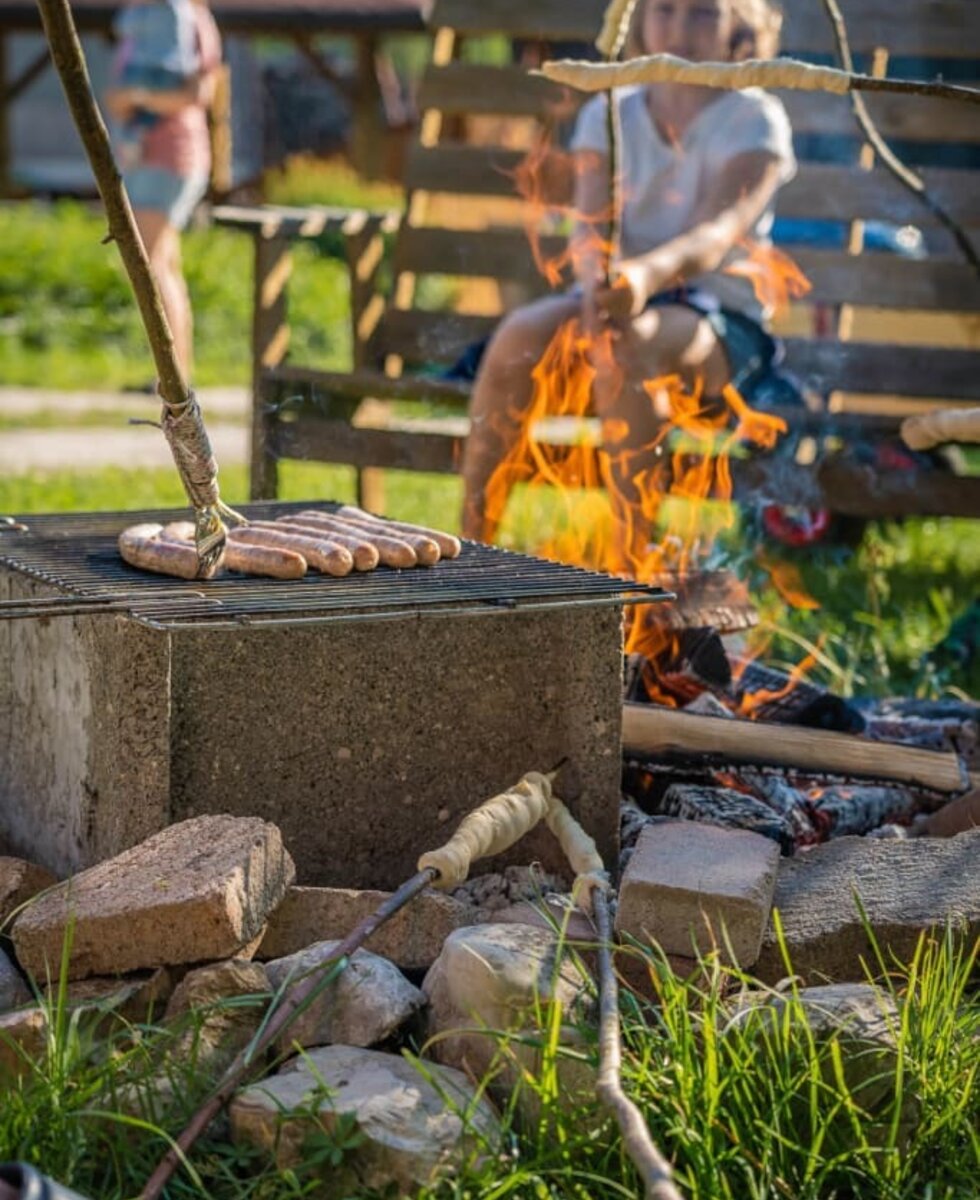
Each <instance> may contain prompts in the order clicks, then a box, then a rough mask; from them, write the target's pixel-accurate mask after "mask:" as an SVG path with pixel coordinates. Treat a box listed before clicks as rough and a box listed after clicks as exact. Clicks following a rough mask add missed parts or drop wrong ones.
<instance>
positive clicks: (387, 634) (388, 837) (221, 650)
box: [0, 520, 623, 937]
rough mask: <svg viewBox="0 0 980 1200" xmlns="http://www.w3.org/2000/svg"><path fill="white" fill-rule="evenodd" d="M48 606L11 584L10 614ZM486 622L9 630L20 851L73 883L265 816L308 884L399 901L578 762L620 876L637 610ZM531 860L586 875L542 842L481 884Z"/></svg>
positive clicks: (2, 706)
mask: <svg viewBox="0 0 980 1200" xmlns="http://www.w3.org/2000/svg"><path fill="white" fill-rule="evenodd" d="M120 524H123V522H122V520H120ZM519 564H520V560H519V559H515V564H514V569H515V570H518V569H519ZM352 582H357V581H352ZM47 594H54V592H53V590H52V589H50V588H49V589H47V590H46V589H45V585H43V584H41V583H38V582H35V581H33V580H30V579H27V578H26V577H24V576H21V575H18V574H13V573H10V572H5V571H3V570H0V599H23V598H30V597H32V596H35V595H41V596H43V595H47ZM474 610H475V611H478V612H479V619H469V618H467V617H460V618H458V619H451V620H450V619H438V620H435V619H433V620H417V619H414V617H413V618H412V619H405V620H382V621H378V622H377V623H375V622H372V621H358V622H356V623H350V624H348V623H344V622H339V623H328V624H322V625H315V624H311V625H297V626H295V627H292V628H268V627H265V628H263V627H261V625H260V623H258V622H257V623H256V624H255V625H253V626H252V627H244V626H243V627H240V628H235V629H229V630H220V629H217V630H216V629H199V628H194V627H191V626H187V627H182V628H181V627H178V628H173V629H159V628H150V627H147V626H145V625H141V624H140V623H139V622H137V621H134V620H131V619H129V618H127V617H123V616H118V617H111V618H108V617H105V616H98V617H89V616H80V617H77V618H73V619H72V620H71V621H50V622H42V621H18V622H6V623H5V628H4V629H2V630H0V731H3V733H4V735H5V736H3V737H0V838H4V839H6V840H7V841H8V842H9V843H10V844H11V845H13V846H16V847H17V848H18V853H21V854H25V855H27V856H28V857H35V858H37V860H38V861H40V862H43V863H44V864H45V865H46V866H48V867H49V868H51V869H52V870H54V871H56V872H58V873H59V874H61V875H66V874H68V873H69V872H72V871H79V870H82V869H84V868H87V867H90V866H93V865H94V864H96V863H98V862H100V861H103V860H104V859H106V858H110V857H112V856H113V855H117V854H119V853H121V852H122V851H124V850H126V849H128V848H129V847H131V846H133V845H135V844H137V843H138V842H140V841H142V840H143V839H145V838H147V837H150V836H151V835H152V834H154V833H156V832H157V831H158V830H160V829H163V828H165V827H166V825H167V824H168V823H169V822H171V821H180V820H183V819H185V818H188V817H194V816H200V815H203V814H206V813H234V814H236V815H239V816H247V817H251V816H259V817H263V818H265V819H266V820H270V821H273V822H275V824H276V825H278V827H279V828H280V829H281V830H282V834H283V838H284V840H285V843H286V845H287V846H288V847H289V849H290V851H291V853H292V854H293V855H294V856H295V860H296V866H297V870H298V877H299V881H300V882H301V883H303V884H305V885H311V886H312V885H316V886H329V887H358V888H378V889H383V890H393V889H394V888H396V887H398V886H399V885H400V884H401V883H402V882H403V881H404V880H405V879H406V878H408V877H409V876H411V875H412V874H414V872H415V864H416V862H417V860H418V857H419V855H420V854H422V853H423V852H424V851H426V850H428V849H431V848H433V847H436V846H439V845H441V844H442V843H443V842H444V841H445V840H446V837H447V836H448V834H449V833H450V832H451V831H452V829H453V828H454V827H455V825H456V824H457V823H458V822H459V821H460V820H461V818H462V817H463V816H464V815H465V814H466V813H467V812H468V811H469V810H470V809H471V808H473V807H474V806H475V805H477V804H478V803H479V802H480V801H482V800H484V799H486V798H487V797H488V796H492V795H494V794H495V793H497V792H500V791H502V790H504V789H505V788H507V787H509V786H510V785H511V784H513V783H515V782H516V781H517V780H518V779H519V778H520V777H521V776H522V775H523V774H524V773H525V772H526V771H529V770H549V769H550V768H551V767H553V766H554V765H555V764H556V763H558V762H560V761H561V760H562V759H564V758H566V757H567V758H569V759H570V760H571V761H572V763H573V764H574V766H575V768H576V771H577V773H578V775H579V777H580V779H581V783H582V789H581V795H580V796H579V797H577V798H576V800H575V802H574V804H573V805H572V809H573V812H574V815H575V816H576V817H577V818H578V819H579V820H580V821H582V823H583V825H584V826H585V828H586V830H587V831H588V832H589V834H590V835H591V836H592V837H594V838H595V840H596V842H597V844H598V847H599V851H600V853H601V854H602V856H603V858H604V860H605V861H606V862H610V863H612V862H615V861H616V856H617V853H618V832H619V825H618V798H619V776H620V729H621V719H622V661H623V660H622V610H621V608H618V607H612V608H608V609H607V608H589V607H577V608H569V609H567V610H563V611H547V612H536V611H534V610H533V608H531V607H529V608H527V609H524V608H521V609H518V610H515V611H505V610H500V611H499V612H494V613H492V614H490V615H487V609H486V606H482V607H477V606H474ZM515 697H519V703H518V702H515ZM531 861H539V862H541V864H542V866H543V867H544V869H545V870H548V871H555V872H557V873H560V874H563V875H564V874H566V873H567V864H566V863H565V861H564V858H563V856H562V854H561V851H560V849H559V848H558V846H557V844H556V842H555V839H554V837H553V836H552V835H551V833H550V832H549V831H548V830H547V829H545V828H544V827H543V826H542V827H541V828H540V829H537V830H534V831H533V832H532V833H531V834H530V835H529V836H528V837H527V838H524V839H522V840H521V842H520V843H519V844H518V845H516V846H514V847H513V848H512V849H511V850H509V851H508V852H507V854H506V855H503V856H501V857H500V858H499V859H498V860H496V861H493V862H488V863H485V864H482V863H481V864H480V868H479V869H480V870H499V869H500V868H501V866H502V865H504V864H508V863H520V864H526V863H528V862H531ZM320 936H321V937H322V936H323V935H320Z"/></svg>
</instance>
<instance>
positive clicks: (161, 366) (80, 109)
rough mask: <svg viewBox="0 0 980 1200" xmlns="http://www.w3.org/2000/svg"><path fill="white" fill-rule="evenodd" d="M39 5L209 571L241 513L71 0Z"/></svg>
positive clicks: (43, 1)
mask: <svg viewBox="0 0 980 1200" xmlns="http://www.w3.org/2000/svg"><path fill="white" fill-rule="evenodd" d="M38 7H39V9H40V10H41V20H42V21H43V23H44V32H45V35H46V37H47V40H48V44H49V46H50V47H51V58H52V61H53V62H54V65H55V67H56V69H57V71H58V75H59V77H60V79H61V86H62V88H63V89H64V92H65V97H66V99H67V101H68V107H69V109H70V110H71V114H72V117H73V118H74V121H75V125H76V126H77V128H78V132H79V135H80V137H81V139H82V144H83V145H84V147H85V152H86V154H87V155H88V160H89V163H90V165H91V167H92V174H93V175H94V176H95V182H96V184H97V186H98V189H99V195H100V196H101V197H102V203H103V205H104V206H105V212H106V219H107V221H108V223H109V234H108V237H107V239H106V240H107V241H114V242H115V243H116V245H117V246H118V248H119V254H120V256H121V257H122V260H123V266H124V267H125V268H126V274H127V275H128V276H129V282H130V286H131V287H132V289H133V294H134V295H135V297H136V304H137V306H138V308H139V312H140V317H141V318H142V321H143V328H144V330H145V332H146V338H147V341H148V342H149V344H150V352H151V353H152V355H153V361H154V364H155V365H156V371H157V377H158V379H159V383H158V385H157V390H158V391H159V394H160V397H161V399H162V400H163V403H164V415H163V426H162V427H163V430H164V433H165V435H166V436H167V441H168V442H169V443H170V448H171V451H172V452H173V455H174V462H175V464H176V466H177V470H178V473H179V474H180V478H181V482H182V483H183V485H184V490H185V491H186V492H187V495H188V498H189V499H190V501H191V503H192V504H193V505H194V507H195V509H196V510H197V521H196V532H195V541H196V548H197V553H198V559H199V561H200V563H201V572H202V575H206V574H207V572H208V569H209V568H210V567H211V566H213V564H214V562H215V561H216V560H217V559H218V558H219V557H220V554H221V551H222V549H223V547H224V540H225V528H224V525H223V524H222V520H221V518H222V516H230V517H233V518H236V519H239V520H240V519H241V518H239V517H238V514H237V513H234V512H233V511H232V510H231V509H229V508H228V507H227V505H225V504H224V502H223V501H222V500H221V497H220V494H219V492H218V484H217V463H216V462H215V461H214V458H213V455H212V454H211V447H210V441H209V439H208V435H207V430H206V429H205V427H204V418H203V416H202V415H201V411H200V407H199V406H198V404H197V401H196V400H195V399H194V394H193V392H191V391H190V390H189V389H188V387H187V384H186V382H185V381H184V379H183V377H182V375H181V373H180V367H179V365H178V363H177V356H176V354H175V352H174V339H173V334H172V332H171V330H170V325H169V322H168V321H167V316H166V313H165V311H164V308H163V302H162V300H161V299H160V292H159V290H158V288H157V285H156V281H155V280H154V278H153V273H152V271H151V269H150V262H149V259H148V258H147V255H146V250H145V248H144V246H143V240H142V238H141V237H140V235H139V231H138V229H137V228H136V222H135V220H134V218H133V210H132V208H131V207H130V203H129V197H128V196H127V195H126V189H125V187H124V186H123V181H122V177H121V176H120V174H119V169H118V167H117V166H116V162H115V159H114V158H113V155H112V147H111V145H110V142H109V134H108V131H107V130H106V127H105V122H104V121H103V120H102V114H101V113H100V112H99V106H98V104H96V102H95V96H94V94H93V92H92V83H91V80H90V78H89V73H88V67H87V66H86V64H85V55H84V53H83V52H82V46H81V42H80V41H79V40H78V33H77V31H76V29H75V22H74V20H73V18H72V14H71V9H70V8H69V6H68V0H38Z"/></svg>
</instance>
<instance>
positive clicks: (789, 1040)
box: [0, 935, 980, 1200]
mask: <svg viewBox="0 0 980 1200" xmlns="http://www.w3.org/2000/svg"><path fill="white" fill-rule="evenodd" d="M634 952H635V953H636V954H637V955H639V956H640V957H641V959H642V960H643V963H644V965H645V968H646V970H647V971H648V973H649V976H650V979H651V987H652V990H653V994H654V996H655V1002H651V1001H650V1000H648V999H643V998H641V997H640V996H638V995H637V994H635V993H633V992H626V993H624V994H623V995H622V997H621V1016H622V1023H623V1030H624V1072H623V1073H624V1081H625V1085H626V1088H627V1091H628V1092H629V1093H630V1094H631V1095H632V1096H633V1098H634V1099H635V1100H636V1102H637V1103H638V1104H639V1105H640V1107H641V1109H642V1111H643V1114H644V1117H645V1119H646V1121H647V1123H648V1125H649V1127H650V1130H651V1133H652V1135H653V1137H654V1138H655V1139H656V1141H657V1142H658V1144H659V1145H660V1146H661V1148H662V1149H663V1150H664V1152H665V1153H666V1154H667V1156H668V1157H669V1158H670V1159H671V1160H672V1161H673V1163H674V1164H675V1171H676V1177H677V1182H678V1184H679V1186H680V1188H681V1190H682V1193H683V1194H684V1196H685V1197H686V1198H687V1200H922V1198H924V1197H928V1198H929V1200H966V1198H967V1197H970V1196H972V1195H975V1192H974V1191H972V1190H971V1189H972V1188H973V1187H974V1183H975V1178H976V1171H977V1167H978V1154H980V1136H978V1132H977V1131H978V1129H980V1099H978V1096H980V1093H978V1090H977V1087H976V1079H977V1072H978V1069H980V1005H978V1002H977V996H976V993H975V991H971V989H970V979H971V972H972V970H973V968H974V966H975V954H976V948H975V947H974V948H973V949H972V951H970V950H968V949H967V948H966V947H964V946H963V944H962V943H961V942H958V941H957V940H956V939H954V938H953V937H952V936H951V935H947V936H945V937H943V936H939V937H935V938H932V939H926V938H923V939H922V940H921V941H920V944H919V948H918V950H917V951H916V953H915V955H914V956H913V959H912V961H911V963H908V964H905V965H900V964H895V963H884V962H874V963H872V964H871V971H872V972H873V974H874V975H875V976H877V977H878V978H879V979H881V980H882V981H883V982H884V985H885V987H886V988H887V989H888V990H889V991H890V992H891V994H892V996H893V997H894V999H895V1000H896V1001H897V1002H898V1003H899V1013H900V1016H899V1019H898V1021H897V1023H895V1024H894V1026H893V1030H892V1032H893V1035H894V1039H895V1043H896V1047H897V1050H896V1056H897V1063H898V1073H897V1074H896V1075H895V1080H896V1083H895V1086H894V1087H892V1088H889V1089H886V1091H885V1095H884V1098H883V1099H878V1098H877V1097H876V1099H875V1102H874V1105H873V1106H872V1107H869V1108H867V1109H866V1108H865V1107H864V1105H865V1104H866V1103H867V1101H866V1099H865V1095H864V1094H863V1093H861V1092H860V1091H859V1090H858V1089H857V1088H856V1086H855V1084H854V1082H853V1078H852V1076H851V1074H850V1072H849V1070H848V1065H847V1064H846V1063H845V1062H844V1059H843V1056H842V1046H841V1043H840V1041H839V1040H837V1039H833V1040H831V1041H829V1042H827V1043H824V1044H815V1042H814V1040H813V1038H812V1037H811V1036H810V1034H809V1031H808V1027H807V1025H806V1022H805V1020H804V1019H803V1011H802V1009H801V1008H800V1006H799V1002H798V1001H797V1000H796V996H795V990H794V989H793V988H790V990H789V992H788V993H786V1005H785V1008H784V1010H783V1013H782V1019H780V1020H778V1021H775V1022H772V1023H771V1024H770V1025H764V1024H763V1023H762V1022H760V1021H754V1020H749V1021H746V1022H744V1023H733V1022H732V1021H731V1019H730V1009H729V1008H728V1007H726V999H725V997H726V994H731V993H732V992H733V991H737V990H738V989H739V988H741V987H742V986H744V985H751V984H752V981H751V980H750V979H749V978H748V977H746V976H743V975H741V974H739V973H738V972H737V971H734V970H729V969H726V968H723V967H721V966H719V965H718V963H717V962H716V961H714V960H713V959H709V960H706V961H704V962H703V963H702V964H701V968H700V970H699V971H698V973H697V974H696V975H694V976H692V977H691V978H690V979H687V980H685V979H681V978H679V977H678V976H676V975H674V974H673V973H672V972H671V970H670V968H669V967H668V966H667V964H666V962H665V960H663V959H662V957H661V956H660V955H659V954H658V953H656V952H655V951H651V950H641V949H639V948H636V949H635V951H634ZM246 1002H247V1001H246V999H245V998H238V999H237V1000H236V1001H234V1003H236V1004H241V1003H246ZM47 1008H48V1014H49V1036H48V1040H47V1045H46V1047H45V1049H44V1051H43V1053H42V1054H41V1055H40V1056H39V1057H38V1058H37V1059H36V1060H34V1061H33V1062H31V1063H30V1066H31V1070H30V1071H29V1072H28V1073H26V1074H25V1076H24V1077H23V1078H22V1080H21V1082H20V1083H19V1085H15V1086H11V1087H9V1089H8V1090H7V1091H6V1092H5V1093H4V1103H3V1104H2V1105H0V1158H9V1159H18V1158H19V1159H24V1160H26V1161H28V1162H32V1163H35V1164H37V1165H38V1166H40V1167H41V1168H42V1169H43V1170H44V1171H45V1172H47V1173H48V1174H50V1175H52V1176H54V1177H55V1178H57V1179H59V1180H60V1181H62V1182H63V1183H66V1184H68V1185H70V1186H72V1187H74V1188H76V1189H77V1190H78V1191H80V1192H81V1193H82V1194H84V1195H87V1196H90V1197H92V1198H93V1200H125V1198H126V1197H131V1196H134V1195H135V1194H137V1192H138V1191H139V1188H140V1186H141V1185H142V1183H143V1182H145V1180H146V1178H147V1177H148V1176H149V1174H150V1172H151V1171H152V1169H153V1167H154V1165H155V1164H156V1162H157V1161H158V1159H159V1157H160V1156H161V1155H162V1153H163V1152H164V1151H165V1149H166V1148H167V1146H168V1145H169V1139H172V1138H173V1137H175V1136H176V1135H177V1134H178V1133H179V1132H180V1130H181V1129H182V1128H183V1125H184V1123H185V1122H186V1120H187V1118H188V1117H189V1115H190V1114H191V1112H193V1110H194V1108H195V1107H196V1105H197V1104H198V1103H199V1102H200V1101H201V1099H202V1098H203V1097H204V1096H205V1095H206V1094H207V1093H208V1090H209V1081H208V1079H207V1078H206V1075H205V1074H204V1072H202V1071H200V1070H195V1069H194V1068H193V1067H188V1066H181V1065H180V1063H179V1062H178V1061H176V1060H173V1059H172V1060H171V1061H170V1062H169V1065H168V1067H167V1071H168V1073H169V1075H170V1077H171V1080H172V1082H173V1083H174V1085H175V1087H174V1097H175V1099H174V1100H173V1102H172V1103H171V1105H170V1106H169V1107H166V1108H164V1109H163V1110H162V1111H158V1112H157V1113H155V1114H154V1115H153V1116H152V1118H151V1117H150V1116H149V1114H143V1113H141V1111H140V1110H139V1109H138V1108H134V1106H133V1104H132V1103H131V1102H129V1103H127V1102H126V1100H125V1097H127V1096H129V1095H131V1094H132V1090H133V1088H134V1087H136V1088H142V1089H145V1088H146V1087H147V1085H148V1083H149V1082H150V1081H151V1080H152V1078H153V1077H154V1074H155V1073H157V1072H159V1070H160V1065H161V1062H163V1061H166V1059H167V1052H168V1050H169V1049H170V1048H172V1047H173V1046H174V1045H175V1039H177V1038H179V1037H181V1036H182V1035H183V1034H184V1033H185V1032H186V1030H187V1028H188V1027H187V1025H180V1026H178V1027H177V1028H176V1029H169V1030H168V1029H166V1028H164V1027H161V1026H155V1025H137V1026H127V1025H124V1024H120V1025H118V1026H117V1027H116V1031H115V1033H114V1034H112V1035H111V1036H107V1035H106V1034H104V1033H103V1034H101V1035H99V1036H96V1035H95V1034H94V1032H93V1030H94V1026H93V1023H92V1020H93V1019H92V1018H91V1017H88V1018H82V1019H79V1017H78V1016H77V1015H73V1014H72V1012H71V1010H70V1009H69V1008H68V1007H67V1004H66V1000H65V996H64V993H63V991H56V993H55V995H54V996H53V998H52V999H51V1000H50V1001H49V1002H47ZM547 1016H548V1018H550V1019H545V1020H544V1021H543V1022H542V1025H541V1033H540V1034H539V1035H534V1037H535V1041H536V1044H537V1045H538V1046H539V1050H540V1062H541V1066H540V1068H539V1069H538V1070H536V1071H533V1072H530V1073H527V1072H525V1074H524V1078H523V1082H522V1083H521V1084H520V1085H519V1088H523V1089H526V1091H527V1094H529V1095H531V1096H532V1097H533V1098H534V1100H535V1101H536V1103H537V1105H538V1106H539V1112H540V1116H539V1118H538V1119H537V1120H535V1121H534V1122H530V1123H529V1122H528V1121H526V1120H525V1121H524V1122H523V1123H521V1122H519V1121H518V1119H517V1113H516V1100H517V1097H518V1092H516V1091H515V1092H513V1093H512V1094H511V1095H510V1098H509V1101H508V1102H507V1103H505V1105H504V1109H503V1121H504V1127H505V1131H506V1136H505V1142H504V1145H505V1152H504V1153H503V1154H487V1153H485V1152H484V1153H483V1154H477V1155H475V1156H474V1158H473V1159H472V1160H471V1161H470V1162H469V1163H468V1164H467V1165H466V1167H465V1168H464V1169H463V1170H461V1171H460V1172H459V1173H458V1174H457V1175H456V1177H455V1178H451V1179H446V1180H444V1181H442V1182H440V1183H438V1184H436V1185H433V1186H430V1187H425V1188H421V1189H420V1190H419V1191H418V1193H417V1195H416V1200H504V1198H510V1200H628V1198H632V1197H636V1196H638V1195H639V1186H638V1182H637V1180H636V1176H635V1173H634V1170H633V1168H632V1165H631V1163H630V1162H629V1160H628V1158H627V1157H626V1155H625V1154H624V1152H623V1149H622V1145H621V1142H620V1139H619V1135H618V1131H617V1130H616V1129H615V1127H614V1125H613V1124H612V1123H611V1121H610V1120H609V1118H608V1116H607V1115H606V1114H605V1113H604V1112H602V1111H600V1109H599V1108H598V1106H597V1104H596V1102H595V1101H594V1100H593V1099H589V1098H586V1099H584V1100H583V1099H582V1098H581V1097H579V1099H578V1100H574V1099H571V1098H570V1097H569V1094H568V1090H567V1088H566V1087H564V1086H563V1084H562V1080H563V1078H564V1075H563V1060H564V1059H566V1058H568V1057H569V1056H570V1055H572V1054H573V1053H574V1055H575V1056H576V1057H577V1058H578V1060H579V1061H580V1062H585V1063H592V1064H593V1065H594V1064H595V1056H596V1053H597V1051H596V1044H595V1036H594V1032H593V1031H592V1029H591V1027H589V1026H587V1025H586V1026H582V1028H581V1030H580V1032H581V1034H582V1038H581V1039H580V1043H579V1046H578V1048H577V1049H576V1050H575V1051H574V1052H573V1051H571V1050H570V1049H569V1048H567V1047H563V1046H562V1045H561V1043H560V1037H559V1035H560V1026H561V1018H562V1014H561V1013H560V1012H559V1011H558V1010H557V1009H553V1010H552V1011H551V1012H550V1013H548V1014H547ZM188 1020H189V1021H190V1028H191V1030H193V1029H195V1028H197V1027H199V1022H200V1020H201V1014H193V1015H191V1016H190V1017H189V1018H188ZM498 1045H499V1050H498V1063H499V1064H501V1065H502V1064H505V1063H507V1062H508V1061H510V1060H511V1059H512V1057H513V1045H514V1042H513V1038H512V1037H510V1036H507V1035H505V1034H504V1033H503V1031H501V1033H500V1035H499V1039H498ZM491 1073H492V1072H491ZM877 1090H878V1089H876V1091H877ZM912 1103H914V1105H915V1108H914V1110H912V1111H914V1112H915V1119H914V1121H912V1122H911V1123H909V1122H906V1121H903V1120H902V1118H903V1117H904V1116H907V1115H908V1112H909V1110H908V1109H906V1108H905V1106H906V1105H909V1104H912ZM158 1110H159V1106H158ZM351 1149H352V1139H350V1138H349V1137H348V1136H346V1134H344V1133H342V1134H341V1135H335V1136H334V1137H328V1136H327V1135H325V1134H323V1132H322V1131H319V1130H318V1129H317V1128H316V1127H315V1126H314V1125H313V1123H312V1122H311V1128H310V1135H309V1137H308V1139H307V1141H306V1145H305V1155H304V1159H303V1163H302V1165H301V1167H300V1168H299V1169H297V1170H295V1171H283V1170H279V1169H277V1168H276V1167H275V1165H274V1164H273V1163H272V1161H271V1160H270V1158H269V1156H268V1155H266V1154H265V1153H263V1152H261V1151H257V1150H253V1149H248V1148H243V1147H235V1146H232V1145H231V1144H230V1143H229V1142H228V1140H227V1137H226V1130H225V1129H224V1128H223V1126H222V1123H221V1122H218V1123H217V1124H216V1125H214V1126H212V1127H211V1128H210V1129H209V1130H208V1132H207V1133H206V1135H205V1136H204V1137H203V1138H202V1139H201V1140H200V1141H199V1142H198V1144H197V1146H196V1147H195V1149H194V1151H193V1152H192V1155H191V1160H190V1165H189V1167H188V1168H186V1169H184V1170H181V1171H180V1172H179V1173H178V1175H177V1176H176V1178H175V1180H174V1182H173V1183H172V1185H171V1187H170V1188H169V1190H168V1193H167V1194H168V1196H169V1197H170V1200H191V1198H197V1200H205V1198H207V1200H285V1198H292V1197H300V1196H306V1195H311V1194H313V1189H315V1187H316V1183H317V1177H318V1175H319V1173H320V1172H321V1171H323V1170H324V1169H326V1170H327V1171H329V1169H330V1164H333V1165H336V1164H337V1162H338V1161H342V1159H343V1157H344V1156H345V1155H346V1154H348V1153H350V1152H351ZM346 1200H381V1197H378V1196H377V1194H376V1193H372V1192H369V1191H367V1190H363V1191H358V1192H356V1193H351V1194H349V1195H347V1196H346Z"/></svg>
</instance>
